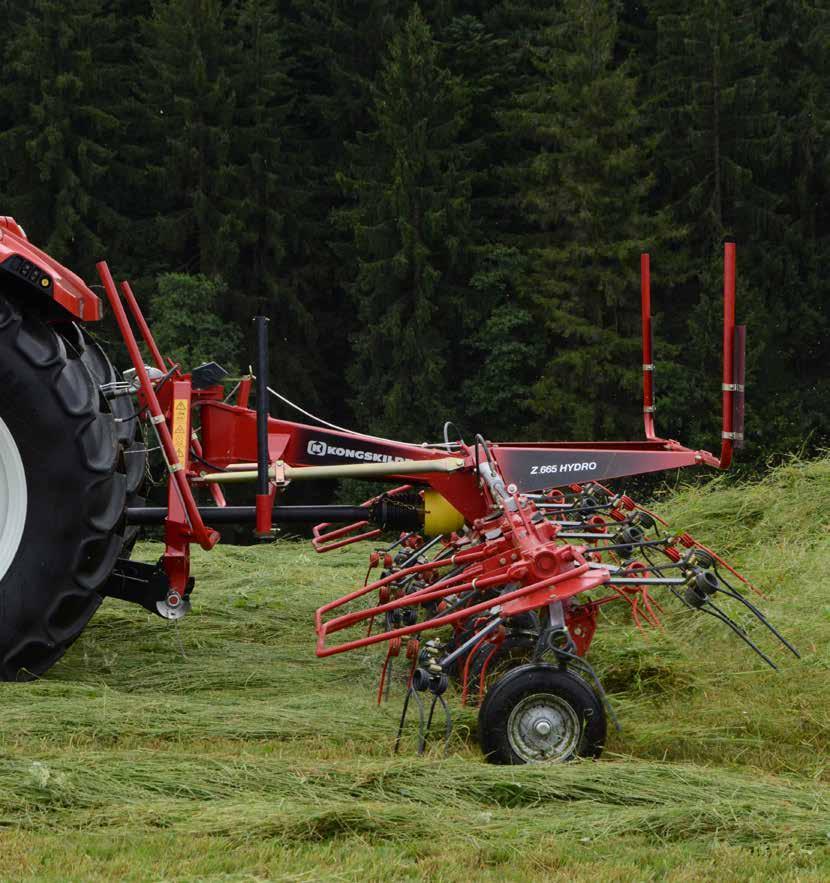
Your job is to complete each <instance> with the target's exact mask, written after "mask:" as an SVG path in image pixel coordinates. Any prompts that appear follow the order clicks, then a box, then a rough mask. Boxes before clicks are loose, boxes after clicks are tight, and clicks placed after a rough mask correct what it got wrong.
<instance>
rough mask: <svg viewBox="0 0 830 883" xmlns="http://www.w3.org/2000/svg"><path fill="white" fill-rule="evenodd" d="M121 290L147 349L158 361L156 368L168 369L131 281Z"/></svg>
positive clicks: (122, 286) (155, 360) (123, 285)
mask: <svg viewBox="0 0 830 883" xmlns="http://www.w3.org/2000/svg"><path fill="white" fill-rule="evenodd" d="M121 292H122V294H123V295H124V300H126V301H127V306H128V307H129V308H130V312H131V313H132V314H133V319H135V324H136V325H138V330H139V331H140V332H141V336H142V338H143V339H144V343H146V344H147V349H148V350H150V355H151V356H152V358H153V361H154V362H155V363H156V368H158V369H159V371H166V370H167V367H166V366H165V364H164V359H163V358H162V356H161V352H160V351H159V348H158V346H156V339H155V338H154V337H153V334H152V332H151V331H150V326H149V325H148V324H147V320H146V319H145V318H144V313H142V312H141V307H139V305H138V301H137V300H136V299H135V295H134V294H133V290H132V288H130V283H129V282H122V283H121Z"/></svg>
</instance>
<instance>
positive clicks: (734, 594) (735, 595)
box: [715, 567, 801, 659]
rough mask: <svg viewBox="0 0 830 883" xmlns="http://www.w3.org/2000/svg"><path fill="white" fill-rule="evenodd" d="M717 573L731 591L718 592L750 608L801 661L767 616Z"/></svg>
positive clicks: (799, 657)
mask: <svg viewBox="0 0 830 883" xmlns="http://www.w3.org/2000/svg"><path fill="white" fill-rule="evenodd" d="M715 573H717V576H718V579H719V580H720V581H721V582H722V583H723V584H724V585H725V586H727V588H728V589H729V591H728V592H725V591H724V590H723V589H718V591H719V592H720V593H721V594H723V595H726V596H727V597H729V598H734V599H735V600H736V601H739V602H740V603H741V604H743V605H744V606H745V607H747V608H749V610H751V611H752V613H753V614H755V617H756V618H757V619H758V620H759V621H760V622H762V623H763V624H764V625H765V626H766V627H767V628H768V629H769V630H770V631H771V632H772V633H773V634H774V635H775V637H776V638H778V640H779V641H780V642H781V643H782V644H783V645H784V646H785V647H786V648H787V649H788V650H789V651H790V653H792V654H793V656H795V657H796V659H801V654H800V653H799V652H798V650H796V649H795V647H793V645H792V644H791V643H790V642H789V641H788V640H787V639H786V638H785V637H784V636H783V635H782V634H781V632H779V631H778V629H777V628H776V627H775V626H774V625H773V624H772V623H771V622H770V621H769V620H768V619H767V617H766V615H765V614H764V613H763V612H762V611H761V610H759V609H758V608H757V607H756V606H755V605H754V604H753V603H752V602H751V601H750V600H749V598H747V597H746V596H745V595H744V594H743V593H742V592H741V591H739V590H738V589H736V588H735V587H734V586H732V585H731V584H730V583H729V582H727V581H726V580H725V579H724V578H723V577H722V576H721V574H720V572H719V571H718V569H717V567H716V568H715Z"/></svg>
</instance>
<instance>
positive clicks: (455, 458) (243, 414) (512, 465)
mask: <svg viewBox="0 0 830 883" xmlns="http://www.w3.org/2000/svg"><path fill="white" fill-rule="evenodd" d="M97 269H98V273H99V275H100V278H101V282H102V283H103V286H104V290H105V292H106V296H107V300H108V301H109V304H110V306H111V308H112V310H113V314H114V316H115V319H116V322H117V323H118V327H119V330H120V332H121V335H122V337H123V339H124V342H125V344H126V346H127V350H128V352H129V355H130V359H131V361H132V363H133V367H134V369H135V372H136V376H137V378H138V380H139V383H140V389H139V393H138V394H139V401H140V405H141V407H142V408H143V409H146V410H147V411H148V412H149V422H150V423H151V425H152V427H153V429H154V430H155V432H156V434H157V436H158V441H159V445H160V447H161V449H162V452H163V455H164V458H165V461H166V463H167V467H168V470H169V475H170V478H169V483H168V505H167V512H166V516H165V518H164V527H165V553H164V556H163V565H164V569H165V572H166V574H167V577H168V579H169V582H170V592H169V595H168V601H169V602H170V604H171V606H173V607H175V606H177V605H178V604H179V603H180V602H181V600H182V599H183V598H184V596H185V594H186V592H187V591H188V584H189V578H190V555H189V548H190V544H191V543H192V542H197V543H198V544H199V545H200V546H201V547H202V548H204V549H210V548H212V547H213V546H214V545H215V544H216V543H217V542H218V541H219V538H220V535H219V533H218V532H217V531H216V530H214V529H212V528H211V527H209V526H207V525H206V523H205V520H204V517H203V514H204V512H203V510H202V509H200V507H199V506H198V504H197V502H196V499H195V496H194V487H196V486H198V485H208V486H209V487H210V488H211V492H212V494H213V500H214V503H215V504H216V506H218V507H223V506H224V505H225V500H224V497H223V495H222V492H221V489H220V487H219V486H218V485H219V478H224V479H227V477H228V476H227V475H225V476H219V477H217V472H218V471H223V472H225V471H229V472H237V473H239V474H240V477H241V475H242V473H245V470H246V469H247V470H250V469H252V468H254V467H255V466H256V465H257V463H258V459H260V458H261V451H260V450H259V448H260V445H259V439H258V418H257V411H255V410H253V409H251V408H250V407H249V397H250V391H251V379H250V378H248V379H244V380H243V381H242V383H241V384H240V387H239V390H238V393H237V397H236V401H235V403H234V404H228V403H226V402H225V401H224V400H223V397H224V388H223V387H222V386H221V385H218V386H213V387H210V388H207V389H194V388H193V385H192V381H191V375H190V374H187V373H185V372H182V371H181V370H180V369H179V367H178V366H176V365H174V364H173V363H172V362H169V363H165V360H164V358H163V357H162V354H161V353H160V351H159V349H158V347H157V345H156V343H155V340H154V339H153V336H152V333H151V331H150V328H149V326H148V325H147V322H146V321H145V319H144V316H143V314H142V312H141V310H140V308H139V305H138V302H137V300H136V298H135V296H134V294H133V292H132V290H131V288H130V286H129V284H128V283H127V282H122V283H121V293H120V294H119V291H118V289H117V287H116V284H115V282H114V280H113V277H112V275H111V273H110V270H109V268H108V266H107V264H106V263H104V262H101V263H99V264H98V265H97ZM641 271H642V283H641V299H642V330H643V417H644V426H645V435H646V438H645V440H644V441H628V442H542V443H497V444H496V443H494V444H489V445H487V449H488V451H489V453H490V454H491V455H492V457H493V459H494V461H495V466H496V467H497V469H498V472H499V473H500V476H501V477H502V478H503V482H504V486H505V488H506V491H507V492H508V493H510V494H515V493H517V492H518V493H528V492H532V491H538V490H541V489H543V488H550V487H552V486H553V487H555V486H565V485H567V484H570V483H572V482H574V481H579V482H589V481H605V480H607V479H610V478H616V477H621V476H627V475H634V474H641V473H645V472H655V471H661V470H666V469H679V468H685V467H688V466H696V465H707V466H713V467H717V468H720V469H725V468H727V467H728V466H729V465H730V462H731V460H732V452H733V448H734V447H735V445H736V443H740V440H741V439H742V437H743V436H742V424H741V423H740V421H741V420H742V415H743V388H744V386H743V365H744V359H743V348H742V347H743V343H742V342H743V339H744V336H743V330H742V329H740V328H737V327H736V325H735V246H734V244H733V243H727V244H726V246H725V249H724V289H723V292H724V325H723V342H724V361H723V383H722V399H723V405H722V410H723V433H722V435H723V438H722V447H721V452H720V456H719V457H715V456H714V455H713V454H711V453H709V452H708V451H704V450H692V449H690V448H687V447H685V446H683V445H681V444H680V443H679V442H677V441H674V440H671V439H665V438H661V437H659V436H657V434H656V430H655V422H654V408H655V404H654V393H653V372H654V362H653V350H652V329H651V287H650V286H651V280H650V261H649V255H648V254H643V255H642V258H641ZM122 298H123V300H122ZM124 302H126V304H127V308H128V309H129V313H130V314H131V316H132V319H133V321H134V322H135V325H136V326H137V328H138V330H139V333H140V336H141V339H142V340H143V342H144V344H145V345H146V347H147V349H148V351H149V353H150V355H151V358H152V361H153V363H154V367H155V368H156V369H157V370H158V371H159V372H162V373H163V374H164V375H165V379H166V380H167V382H165V383H163V384H159V385H158V386H156V385H155V384H154V382H153V381H152V380H151V378H150V375H149V372H148V370H147V368H146V366H145V364H144V358H143V356H142V354H141V350H140V347H139V343H138V340H137V338H136V335H135V333H134V331H133V329H132V326H131V323H130V318H129V316H128V313H127V310H126V309H125V307H124ZM736 340H737V346H736ZM197 410H198V414H199V424H200V431H201V438H200V439H199V438H197V437H196V434H195V433H194V432H193V429H192V424H193V415H194V411H197ZM736 421H737V422H736ZM191 450H192V451H193V453H194V454H196V455H197V457H198V458H199V460H198V462H197V461H196V460H194V458H193V457H192V456H191ZM481 453H482V450H480V449H479V446H478V445H473V446H470V445H465V444H463V443H459V444H457V445H456V446H455V447H454V448H452V450H451V451H448V450H447V449H446V448H445V447H444V446H441V445H433V446H423V445H414V444H406V443H403V442H397V441H391V440H387V439H380V438H376V437H373V436H369V435H363V434H360V433H352V432H346V431H340V430H336V429H330V428H320V427H315V426H310V425H307V424H301V423H295V422H290V421H285V420H277V419H275V418H273V417H269V418H268V420H267V463H268V466H269V470H270V471H269V480H268V489H267V493H261V492H260V493H259V494H258V495H257V519H256V521H257V532H258V533H259V534H260V535H268V534H269V533H270V530H271V524H272V510H273V506H274V503H275V500H276V497H277V490H278V489H279V488H280V487H282V486H285V484H286V483H287V481H288V480H290V479H287V478H286V475H285V470H286V469H288V470H290V471H291V472H292V475H293V477H295V478H302V477H306V475H305V474H304V473H314V476H313V477H318V478H319V477H326V476H331V477H335V476H339V475H344V474H350V470H349V469H344V466H348V467H350V468H352V469H353V467H354V466H355V465H358V464H362V465H363V466H364V469H365V472H366V474H367V475H368V476H369V477H382V478H384V479H385V480H389V481H393V482H397V483H400V482H404V483H405V484H406V486H409V487H416V488H417V487H425V486H426V487H430V488H432V489H433V490H434V491H437V492H438V493H439V494H441V496H442V497H444V498H445V499H446V500H447V501H448V502H449V503H450V504H451V505H452V506H453V507H454V508H455V509H457V510H458V511H459V512H460V513H461V515H462V516H463V518H464V520H465V521H466V522H467V523H468V524H473V523H475V522H476V520H477V519H480V518H482V517H483V516H485V515H486V514H487V512H488V511H489V509H490V507H491V505H492V504H493V502H494V501H493V500H492V499H491V495H490V494H489V492H488V491H487V488H486V487H482V485H481V479H480V475H479V469H480V464H481V459H480V458H481ZM397 462H400V463H401V467H400V468H397V467H396V466H395V465H394V464H395V463H397ZM205 464H210V466H209V467H206V466H205ZM430 464H434V468H432V467H431V466H430ZM367 466H368V467H372V468H366V467H367ZM416 466H417V467H418V468H417V469H416ZM374 467H378V468H374ZM247 477H249V478H250V474H247ZM309 477H310V475H309ZM365 526H367V525H366V523H365V522H357V523H355V524H351V525H349V526H347V527H345V528H339V529H337V532H336V534H331V533H329V534H328V539H329V540H340V541H339V542H337V543H336V544H335V545H334V546H332V545H331V543H326V542H324V535H323V534H322V533H321V532H320V528H318V530H317V534H316V536H315V543H316V546H318V547H320V549H321V550H325V549H326V548H332V547H338V546H340V545H344V544H346V543H348V542H352V541H354V540H355V539H359V538H365V537H366V533H365V532H361V533H356V531H360V530H361V529H362V528H363V527H365ZM527 594H532V593H531V592H529V591H523V592H522V593H520V595H518V596H517V597H521V596H522V595H527Z"/></svg>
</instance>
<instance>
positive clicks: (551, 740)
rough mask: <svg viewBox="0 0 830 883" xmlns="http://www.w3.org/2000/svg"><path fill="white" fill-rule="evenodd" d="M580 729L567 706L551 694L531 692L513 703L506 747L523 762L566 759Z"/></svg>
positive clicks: (574, 745) (570, 707) (577, 737)
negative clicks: (509, 747) (508, 746)
mask: <svg viewBox="0 0 830 883" xmlns="http://www.w3.org/2000/svg"><path fill="white" fill-rule="evenodd" d="M581 731H582V728H581V726H580V722H579V717H578V716H577V713H576V712H575V711H574V709H573V708H572V706H571V705H570V703H568V702H566V701H565V700H564V699H563V698H562V697H560V696H557V695H555V694H553V693H535V694H533V695H531V696H525V697H524V698H523V699H522V700H521V701H519V702H517V703H516V705H515V707H514V708H513V710H512V711H511V712H510V717H509V719H508V722H507V737H508V740H509V742H510V746H511V748H512V749H513V751H515V752H516V754H518V755H519V757H521V758H522V760H524V761H525V762H527V763H533V762H539V761H547V762H556V761H563V760H567V759H568V758H569V757H571V756H572V755H573V754H574V753H575V752H576V749H577V746H578V744H579V738H580V734H581Z"/></svg>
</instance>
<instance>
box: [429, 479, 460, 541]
mask: <svg viewBox="0 0 830 883" xmlns="http://www.w3.org/2000/svg"><path fill="white" fill-rule="evenodd" d="M463 526H464V516H463V515H462V514H461V513H460V512H459V511H458V509H456V508H455V506H453V504H452V503H450V502H449V501H448V500H447V499H445V498H444V497H442V496H441V494H439V493H438V491H434V490H432V489H428V490H425V491H424V533H425V534H426V536H428V537H437V536H439V535H440V534H444V533H452V532H453V531H454V530H459V529H460V528H462V527H463Z"/></svg>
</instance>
